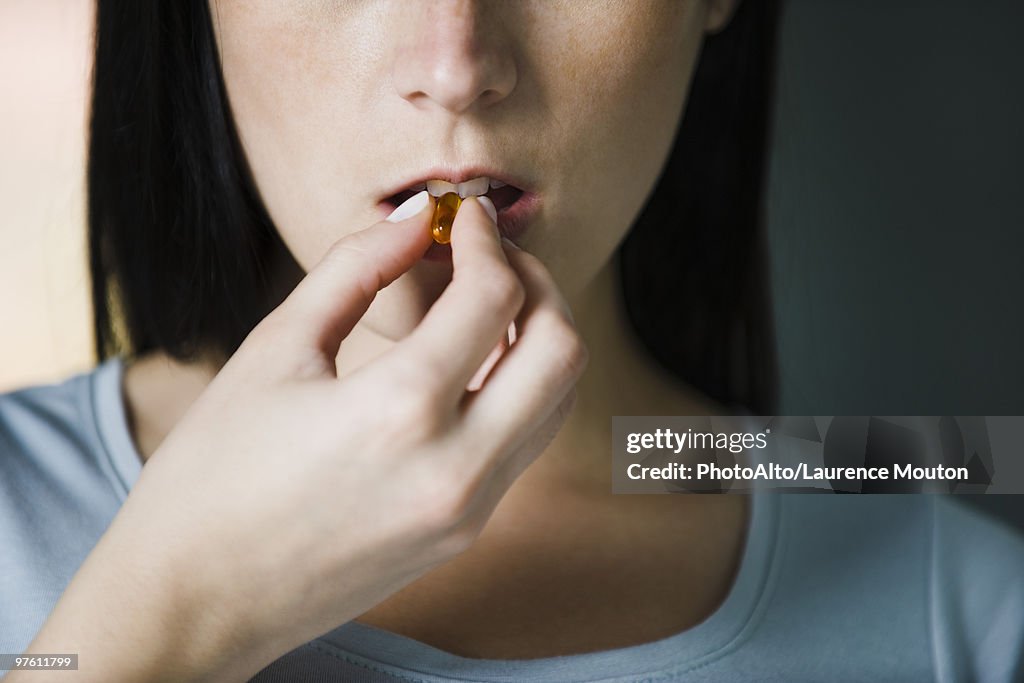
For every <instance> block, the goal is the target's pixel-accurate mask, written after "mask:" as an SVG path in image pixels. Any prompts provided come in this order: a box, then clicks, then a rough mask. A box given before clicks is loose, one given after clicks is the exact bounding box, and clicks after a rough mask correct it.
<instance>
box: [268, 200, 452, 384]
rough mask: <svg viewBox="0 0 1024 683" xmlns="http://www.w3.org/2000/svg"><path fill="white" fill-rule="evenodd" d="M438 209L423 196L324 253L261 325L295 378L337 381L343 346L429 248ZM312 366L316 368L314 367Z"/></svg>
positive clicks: (347, 236) (335, 244)
mask: <svg viewBox="0 0 1024 683" xmlns="http://www.w3.org/2000/svg"><path fill="white" fill-rule="evenodd" d="M432 207H433V205H432V203H431V201H430V195H429V194H428V193H427V192H426V191H423V192H420V193H419V194H416V195H414V196H412V197H410V198H409V199H407V200H406V201H405V202H404V203H403V204H402V205H401V206H400V207H398V208H397V209H396V210H395V211H394V212H393V213H392V214H391V216H389V217H388V219H387V220H384V221H381V222H380V223H376V224H374V225H372V226H370V227H369V228H366V229H365V230H361V231H359V232H355V233H352V234H351V235H346V236H345V237H343V238H341V239H340V240H338V241H337V242H335V243H334V244H333V245H332V246H331V248H330V249H329V250H328V251H327V253H326V254H324V256H323V258H321V259H320V262H319V263H317V265H316V266H315V267H314V268H313V269H312V270H310V271H309V273H307V275H306V277H304V278H303V279H302V281H301V282H300V283H299V284H298V286H297V287H296V288H295V289H294V290H293V291H292V293H291V294H290V295H289V296H288V298H287V299H285V300H284V301H283V302H282V303H281V305H280V306H278V307H277V308H276V309H274V311H272V312H271V313H270V315H268V316H267V317H266V318H265V319H264V321H263V322H261V323H260V326H264V327H269V328H270V329H271V330H273V333H272V334H273V337H274V338H273V343H274V345H275V347H277V348H278V349H279V350H284V351H286V355H287V356H288V358H287V360H286V364H287V365H289V366H290V367H289V368H288V369H289V370H291V371H292V372H293V373H294V372H305V374H309V370H310V368H311V367H312V368H313V369H314V370H313V371H314V374H317V375H323V374H325V373H326V374H330V375H331V376H334V375H335V373H336V371H335V365H334V359H335V357H336V356H337V355H338V347H339V346H340V345H341V342H342V340H343V339H344V338H345V337H347V336H348V334H349V332H351V331H352V328H353V327H355V325H356V323H357V322H359V319H360V318H362V317H363V315H364V314H365V313H366V309H368V308H369V307H370V304H371V303H372V302H373V299H374V297H376V295H377V292H378V291H380V290H381V289H383V288H384V287H387V286H388V285H389V284H391V283H392V282H393V281H394V280H396V279H397V278H398V277H399V276H400V275H402V274H403V273H405V272H406V271H407V270H409V269H410V268H412V267H413V266H414V265H415V264H416V262H417V261H419V259H420V258H421V257H422V256H423V253H424V252H425V251H426V250H427V247H428V246H429V245H430V241H431V237H430V230H429V228H428V226H427V223H428V222H429V219H430V214H431V209H432ZM311 362H312V364H311Z"/></svg>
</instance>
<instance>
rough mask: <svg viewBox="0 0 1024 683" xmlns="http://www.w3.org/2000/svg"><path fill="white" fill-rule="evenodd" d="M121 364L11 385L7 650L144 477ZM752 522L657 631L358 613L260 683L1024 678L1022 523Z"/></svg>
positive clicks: (3, 493)
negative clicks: (480, 628) (427, 624)
mask: <svg viewBox="0 0 1024 683" xmlns="http://www.w3.org/2000/svg"><path fill="white" fill-rule="evenodd" d="M122 370H123V366H122V363H121V359H119V358H112V359H110V360H108V361H106V362H104V363H102V364H101V365H99V366H98V367H97V368H95V369H93V370H92V371H90V372H86V373H81V374H78V375H75V376H73V377H70V378H68V379H67V380H65V381H63V382H60V383H57V384H52V385H45V386H36V387H29V388H26V389H21V390H18V391H14V392H9V393H7V394H3V395H0V652H8V653H20V652H23V651H24V649H25V648H26V646H27V645H28V644H29V642H30V641H31V640H32V638H33V636H34V635H35V633H36V632H37V631H38V629H39V628H40V626H41V625H42V624H43V622H44V621H45V619H46V617H47V615H48V614H49V613H50V611H51V610H52V609H53V606H54V605H55V604H56V602H57V599H58V598H59V597H60V594H61V592H62V591H63V589H64V587H65V586H66V585H67V583H68V582H69V581H70V580H71V577H72V576H73V575H74V573H75V571H76V570H77V569H78V567H79V565H80V564H81V563H82V561H83V560H84V559H85V557H86V555H88V553H89V552H90V550H91V549H92V547H93V546H94V545H95V543H96V542H97V541H98V540H99V537H100V536H101V535H102V534H103V532H104V531H105V530H106V528H107V526H108V525H109V523H110V522H111V520H112V519H113V517H114V515H115V514H116V513H117V511H118V509H119V507H120V506H121V504H122V503H123V501H124V499H125V496H126V495H127V493H128V490H129V489H130V488H131V486H132V485H133V484H134V482H135V481H136V479H137V477H138V475H139V473H140V471H141V463H140V459H139V456H138V453H137V452H136V450H135V447H134V445H133V442H132V439H131V435H130V432H129V430H128V425H127V420H126V417H125V408H124V401H123V397H122V392H121V377H122ZM751 515H752V516H751V520H750V527H749V533H748V541H747V544H746V546H745V549H744V553H743V557H742V561H741V565H740V568H739V571H738V574H737V577H736V580H735V583H734V585H733V586H732V588H731V590H730V592H729V594H728V596H727V597H726V599H725V601H724V602H723V604H722V605H721V606H720V607H719V609H718V610H717V611H715V612H714V613H713V614H712V615H711V616H710V617H708V618H707V619H706V620H705V621H703V622H702V623H700V624H699V625H697V626H695V627H693V628H691V629H688V630H686V631H683V632H682V633H679V634H676V635H674V636H671V637H668V638H664V639H662V640H658V641H654V642H649V643H645V644H642V645H638V646H634V647H625V648H619V649H614V650H605V651H601V652H593V653H588V654H581V655H571V656H564V657H550V658H543V659H533V660H483V659H470V658H465V657H459V656H455V655H453V654H450V653H447V652H444V651H441V650H438V649H436V648H434V647H430V646H428V645H426V644H424V643H421V642H418V641H415V640H412V639H409V638H405V637H403V636H399V635H397V634H394V633H389V632H387V631H382V630H380V629H377V628H373V627H370V626H365V625H362V624H359V623H357V622H349V623H347V624H343V625H342V626H340V627H339V628H337V629H336V630H334V631H332V632H330V633H328V634H325V635H324V636H322V637H321V638H318V639H316V640H314V641H311V642H310V643H307V644H306V645H303V646H302V647H300V648H298V649H296V650H295V651H293V652H291V653H289V654H287V655H285V656H284V657H282V658H281V659H279V660H277V661H276V662H274V663H273V664H272V665H271V666H269V667H268V668H267V669H265V670H264V671H263V672H261V673H260V674H259V675H258V676H257V677H256V678H255V679H254V680H256V681H260V682H262V683H276V682H279V681H312V682H316V683H328V682H334V681H339V682H340V681H346V682H354V683H398V682H401V681H405V682H408V681H423V682H429V683H434V682H440V681H495V682H497V681H502V682H510V683H511V682H519V681H623V682H624V681H629V682H631V683H632V682H637V681H651V682H654V681H679V682H691V681H692V682H697V681H700V682H705V681H716V682H720V683H736V682H739V681H778V682H780V683H781V682H783V681H785V682H787V683H799V682H804V681H818V682H820V681H829V682H843V681H899V682H917V681H941V682H942V683H952V682H954V681H958V682H964V683H967V682H971V683H1019V682H1021V681H1024V538H1022V537H1021V535H1019V534H1018V533H1017V532H1016V531H1014V530H1012V529H1011V528H1010V527H1009V526H1006V525H1004V524H1002V523H1000V522H997V521H995V520H992V519H989V518H988V517H986V516H983V515H982V514H980V513H978V512H975V511H973V510H972V509H969V508H967V507H964V506H963V505H961V504H960V503H957V502H955V501H954V500H951V499H950V498H947V497H943V496H936V495H888V496H885V495H879V496H855V495H849V496H835V495H812V494H789V495H779V494H772V493H756V494H754V499H753V505H752V506H751ZM680 590H682V588H681V589H680ZM496 618H497V617H496Z"/></svg>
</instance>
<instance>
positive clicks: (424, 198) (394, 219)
mask: <svg viewBox="0 0 1024 683" xmlns="http://www.w3.org/2000/svg"><path fill="white" fill-rule="evenodd" d="M429 202H430V195H429V194H428V193H427V191H426V190H423V191H422V192H418V193H417V194H414V195H413V196H411V197H409V198H408V199H406V200H405V201H404V202H402V203H401V205H400V206H399V207H398V208H397V209H395V210H394V211H392V212H391V215H390V216H388V217H387V218H386V219H385V220H387V221H388V222H389V223H399V222H401V221H404V220H405V219H406V218H412V217H413V216H415V215H416V214H418V213H419V212H420V211H422V210H423V209H424V208H425V207H426V206H427V204H428V203H429Z"/></svg>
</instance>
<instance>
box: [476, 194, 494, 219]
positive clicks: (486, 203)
mask: <svg viewBox="0 0 1024 683" xmlns="http://www.w3.org/2000/svg"><path fill="white" fill-rule="evenodd" d="M477 201H479V202H480V206H482V207H484V211H486V212H487V215H488V216H490V217H491V220H492V221H494V224H495V225H497V224H498V210H497V209H495V208H494V202H492V201H491V200H490V198H488V197H485V196H483V195H480V196H479V197H477Z"/></svg>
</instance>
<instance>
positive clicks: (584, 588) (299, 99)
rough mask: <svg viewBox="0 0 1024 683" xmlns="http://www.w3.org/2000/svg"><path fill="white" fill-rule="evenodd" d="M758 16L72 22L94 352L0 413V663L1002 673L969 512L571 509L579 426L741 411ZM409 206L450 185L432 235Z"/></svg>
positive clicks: (794, 674)
mask: <svg viewBox="0 0 1024 683" xmlns="http://www.w3.org/2000/svg"><path fill="white" fill-rule="evenodd" d="M774 19H775V8H774V7H773V5H772V4H771V3H767V2H756V1H754V0H747V2H745V3H742V6H741V7H738V8H737V7H736V3H735V2H733V0H693V1H692V2H675V1H673V0H664V1H659V2H649V1H648V0H635V1H631V2H626V1H623V2H604V1H594V2H562V1H559V2H548V1H546V0H545V2H532V1H530V2H519V3H498V2H493V3H490V2H482V1H480V2H477V1H471V0H464V1H454V0H453V1H450V2H432V3H425V2H424V3H408V2H404V1H403V2H397V1H394V2H392V1H390V0H376V1H372V2H364V3H337V4H335V3H304V2H295V3H279V2H271V1H269V0H266V1H263V0H260V1H258V2H252V3H243V2H237V1H235V0H220V1H216V0H214V1H213V2H211V3H210V5H209V7H207V6H205V5H204V4H200V3H179V2H166V3H156V2H154V3H134V2H113V1H101V2H100V3H99V15H98V27H99V29H98V38H97V58H96V59H97V61H96V72H95V88H94V90H95V91H94V100H93V121H92V129H91V133H92V136H91V148H90V166H89V174H90V196H89V199H90V245H91V253H92V266H93V270H92V272H93V277H94V287H95V289H94V301H95V303H96V320H97V335H98V336H97V347H98V350H99V351H100V353H101V356H104V355H107V356H110V357H109V358H108V359H107V360H106V361H105V362H104V363H103V364H102V365H101V366H100V367H99V368H97V369H96V370H95V371H94V372H92V373H88V374H86V375H82V376H79V377H76V378H72V379H70V380H68V382H65V383H63V384H62V385H55V386H52V387H36V388H32V389H28V390H24V391H22V392H16V393H14V394H12V395H9V396H7V397H5V402H4V404H3V411H4V412H3V414H2V415H3V421H2V422H0V424H3V425H4V427H5V430H6V431H4V432H3V433H4V434H5V439H6V443H5V452H9V453H10V454H11V455H10V456H7V457H6V458H5V463H4V464H5V474H6V473H10V475H11V476H9V477H6V478H5V483H4V484H3V486H4V487H5V488H4V489H2V491H3V493H4V496H3V498H0V500H2V501H4V503H3V504H4V509H3V512H4V515H3V519H5V520H7V521H5V522H3V523H2V524H4V526H2V527H0V529H2V530H3V535H4V537H6V538H9V539H13V540H11V542H9V543H7V544H6V545H7V547H9V548H13V549H14V550H13V553H12V554H11V555H10V557H9V558H8V559H6V560H0V561H3V562H6V564H5V565H4V567H3V568H4V569H5V570H7V571H5V573H4V574H3V575H4V576H5V577H10V578H9V579H8V580H7V582H6V583H5V584H0V585H2V586H3V588H2V590H3V594H2V595H3V599H4V604H5V606H7V605H14V607H13V608H11V609H7V610H5V611H4V616H3V617H0V619H2V620H3V621H0V627H2V629H0V633H2V634H3V636H4V640H3V641H0V644H2V645H3V646H4V648H5V649H8V650H9V651H12V652H13V651H27V652H37V653H42V652H74V653H79V654H80V659H79V672H78V674H77V675H78V678H77V679H74V678H73V677H72V679H73V680H104V681H107V680H118V681H120V680H125V681H128V680H145V681H149V680H217V681H223V680H247V679H250V678H251V677H255V680H261V681H277V680H346V681H351V680H355V681H391V680H423V681H443V680H502V681H509V680H512V681H518V680H544V681H561V680H629V681H633V680H659V679H668V678H680V679H685V680H732V681H741V680H764V679H773V680H905V681H911V680H913V681H916V680H932V679H939V680H985V681H1009V680H1013V677H1014V676H1016V675H1019V674H1020V673H1021V669H1020V661H1021V642H1022V639H1024V629H1022V626H1021V623H1022V622H1024V618H1022V613H1024V583H1022V579H1021V574H1020V572H1019V571H1018V569H1019V567H1020V566H1022V564H1024V543H1022V542H1021V540H1020V539H1019V538H1018V537H1016V536H1014V535H1012V534H1011V533H1010V532H1009V531H1008V530H1006V529H1003V528H1002V527H999V526H997V525H995V524H994V523H991V522H988V521H985V520H983V519H981V518H979V517H977V516H974V515H972V514H970V513H968V512H966V511H963V510H961V509H959V508H957V507H954V506H952V505H951V504H949V503H946V502H944V501H938V500H935V499H932V498H929V497H925V496H920V497H907V498H903V497H890V498H886V499H884V500H878V501H875V500H868V499H863V498H857V497H845V498H833V497H822V496H793V497H789V498H786V499H780V498H777V497H772V496H767V495H757V496H753V497H747V496H740V495H735V496H726V495H723V496H632V497H630V496H612V495H611V494H610V485H611V479H610V473H609V471H608V458H607V444H608V440H609V438H610V424H609V423H610V420H609V418H610V416H612V415H628V414H637V415H659V414H662V415H670V414H676V415H701V414H716V413H722V412H726V411H727V408H725V407H723V406H735V407H737V408H740V409H744V410H748V411H751V412H760V413H767V412H770V411H771V408H772V396H773V393H774V391H773V384H774V382H773V376H774V369H773V366H772V360H771V359H772V354H771V352H770V349H771V342H770V334H769V330H768V328H767V324H766V319H767V316H766V311H767V301H766V299H767V298H766V297H765V296H764V294H763V291H764V283H763V282H762V280H761V273H762V271H761V263H760V260H759V257H758V254H759V251H758V248H759V243H760V242H759V240H760V234H759V231H758V223H757V213H758V211H757V208H758V196H759V194H758V193H759V189H760V184H761V167H762V164H761V153H762V145H763V138H764V131H765V124H766V119H767V79H768V74H770V66H771V59H770V56H771V48H772V33H773V30H774V29H773V27H774ZM727 25H728V28H726V26H727ZM714 34H719V35H714ZM705 35H713V36H714V37H711V38H708V39H707V42H706V43H705V38H704V36H705ZM698 64H699V68H698ZM691 86H692V98H693V99H692V101H691V102H689V104H687V95H688V93H691ZM228 103H230V109H229V108H228ZM684 109H685V111H686V117H685V119H684V120H682V122H681V123H680V120H681V119H682V115H683V112H684ZM677 128H678V130H679V134H678V135H677V134H676V132H677ZM494 181H497V182H494ZM446 183H447V184H446ZM421 185H426V186H427V188H428V189H429V190H430V193H431V194H440V193H443V192H445V191H450V190H452V189H453V187H452V185H454V186H455V187H454V189H455V190H456V191H458V192H460V194H465V195H467V198H466V200H465V201H464V202H463V203H462V206H461V208H460V210H459V212H458V214H457V218H456V220H455V224H454V226H453V227H452V236H451V246H450V248H445V247H442V246H434V245H431V244H430V241H431V240H430V232H429V229H428V224H429V222H430V219H431V211H432V207H433V205H434V201H435V200H433V199H431V197H430V196H428V195H427V194H424V192H423V191H422V190H421V189H420V186H421ZM484 192H486V196H480V197H478V196H477V195H481V193H484ZM634 224H635V226H634ZM366 226H370V227H366ZM620 268H621V270H620ZM307 273H308V274H307ZM378 290H380V292H379V294H378ZM620 292H621V293H622V296H621V299H620ZM118 311H119V314H118V315H115V313H117V312H118ZM120 318H123V320H124V329H121V330H119V328H118V326H117V324H116V321H117V320H118V319H120ZM634 330H635V332H636V333H639V335H638V336H639V337H640V339H637V338H635V337H634V336H633V335H634ZM119 337H120V341H121V342H122V344H119V343H118V342H119ZM641 339H642V342H641V341H640V340H641ZM125 348H127V349H130V353H128V352H125V351H124V349H125ZM121 353H124V355H125V360H124V365H123V366H122V361H121V358H120V356H119V355H118V354H121ZM588 358H589V364H588ZM656 361H660V363H661V364H660V365H659V364H658V362H656ZM666 366H667V367H666ZM584 368H586V370H584ZM670 370H671V371H674V372H676V373H677V376H673V375H671V374H670V372H669V371H670ZM93 417H94V418H95V419H94V420H93ZM69 435H70V436H69ZM61 439H64V440H63V441H61ZM55 440H56V441H55ZM69 453H75V454H76V455H75V456H74V457H72V456H70V455H69ZM143 463H145V466H144V467H143V466H142V465H143ZM7 501H11V502H10V503H8V502H7ZM111 519H112V522H111ZM40 520H45V523H41V522H40ZM69 520H73V521H69ZM108 523H109V528H107V524H108ZM86 556H87V557H86ZM964 558H973V559H964ZM83 559H84V560H85V561H84V563H83V562H82V560H83ZM993 559H997V560H999V562H998V563H992V562H991V560H993ZM975 560H987V561H988V564H979V563H977V562H976V561H975ZM79 564H81V566H80V567H79ZM44 569H45V570H46V571H44ZM65 585H67V590H66V591H64V593H63V595H62V596H61V597H60V600H59V602H58V601H57V597H58V595H60V593H61V591H62V590H63V589H64V587H65ZM924 586H927V588H928V590H924V588H923V587H924ZM997 587H999V588H997ZM54 603H56V606H54ZM44 622H45V623H44ZM8 634H13V635H8ZM19 676H20V677H19ZM61 676H62V678H61V680H64V678H63V676H69V677H71V676H72V674H69V673H64V674H61ZM11 678H12V680H18V681H20V680H30V676H29V675H28V674H24V673H22V672H16V673H15V674H14V675H12V677H11Z"/></svg>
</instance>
